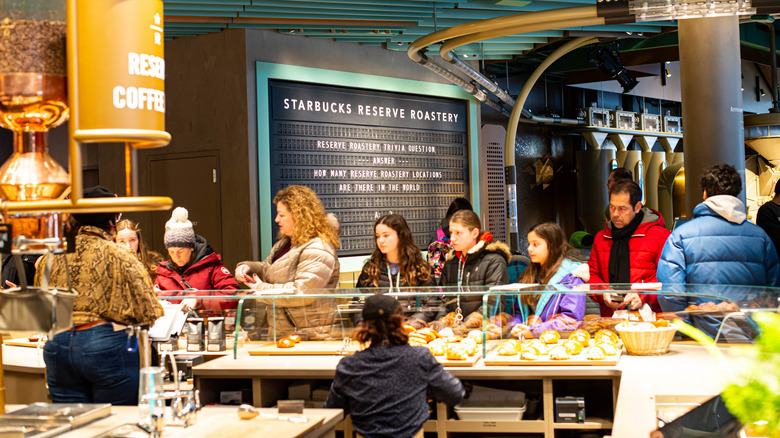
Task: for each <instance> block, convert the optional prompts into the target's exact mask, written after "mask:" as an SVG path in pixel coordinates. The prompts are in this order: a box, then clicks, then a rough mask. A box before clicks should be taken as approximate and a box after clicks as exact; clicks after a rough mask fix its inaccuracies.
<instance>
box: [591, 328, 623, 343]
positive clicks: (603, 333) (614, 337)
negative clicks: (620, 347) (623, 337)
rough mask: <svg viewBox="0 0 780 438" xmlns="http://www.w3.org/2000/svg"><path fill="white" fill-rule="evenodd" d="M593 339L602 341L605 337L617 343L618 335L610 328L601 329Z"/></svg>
mask: <svg viewBox="0 0 780 438" xmlns="http://www.w3.org/2000/svg"><path fill="white" fill-rule="evenodd" d="M593 339H594V340H595V341H596V342H601V341H603V340H604V339H608V340H609V341H611V342H612V343H613V344H617V341H618V336H617V335H616V334H615V332H613V331H612V330H610V329H601V330H599V331H597V332H596V334H595V335H593Z"/></svg>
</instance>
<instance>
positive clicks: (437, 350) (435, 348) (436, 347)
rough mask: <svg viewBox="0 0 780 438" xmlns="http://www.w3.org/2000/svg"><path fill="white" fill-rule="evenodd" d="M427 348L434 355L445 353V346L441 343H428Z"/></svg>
mask: <svg viewBox="0 0 780 438" xmlns="http://www.w3.org/2000/svg"><path fill="white" fill-rule="evenodd" d="M428 349H429V350H431V354H432V355H434V356H444V354H445V353H447V347H446V346H445V345H444V344H443V343H441V344H433V343H431V344H428Z"/></svg>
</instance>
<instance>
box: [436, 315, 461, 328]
mask: <svg viewBox="0 0 780 438" xmlns="http://www.w3.org/2000/svg"><path fill="white" fill-rule="evenodd" d="M456 316H458V314H457V313H456V312H450V313H448V314H446V315H444V317H443V318H441V319H440V320H439V321H440V322H441V323H442V324H444V326H445V327H449V326H451V325H453V324H455V317H456Z"/></svg>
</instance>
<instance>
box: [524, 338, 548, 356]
mask: <svg viewBox="0 0 780 438" xmlns="http://www.w3.org/2000/svg"><path fill="white" fill-rule="evenodd" d="M526 347H530V348H533V349H535V350H537V351H539V354H547V353H548V352H549V351H550V349H549V348H548V347H547V344H545V343H544V342H542V341H541V340H539V339H534V340H532V341H531V342H529V343H528V345H526Z"/></svg>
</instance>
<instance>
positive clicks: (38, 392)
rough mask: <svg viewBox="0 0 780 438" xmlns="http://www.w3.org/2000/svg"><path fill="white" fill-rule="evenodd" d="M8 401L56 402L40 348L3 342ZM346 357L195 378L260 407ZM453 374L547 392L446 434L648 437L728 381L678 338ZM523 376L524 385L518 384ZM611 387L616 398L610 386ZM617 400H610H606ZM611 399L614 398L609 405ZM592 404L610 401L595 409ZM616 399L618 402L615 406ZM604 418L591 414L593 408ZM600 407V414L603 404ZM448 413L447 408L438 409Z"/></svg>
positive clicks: (244, 366)
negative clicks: (572, 405) (595, 359)
mask: <svg viewBox="0 0 780 438" xmlns="http://www.w3.org/2000/svg"><path fill="white" fill-rule="evenodd" d="M3 359H4V370H5V373H6V374H5V376H6V388H7V390H6V397H7V398H8V403H31V402H35V401H49V400H48V395H47V393H46V389H45V380H44V371H45V367H44V365H43V359H42V357H41V355H40V352H39V351H37V350H36V349H35V348H27V347H14V346H5V345H4V346H3ZM340 359H341V357H340V356H253V357H250V356H248V355H247V354H246V353H242V354H241V356H240V357H239V358H238V359H236V360H234V359H233V358H232V356H226V357H222V358H219V359H215V360H213V361H210V362H207V363H204V364H202V365H199V366H197V367H195V368H194V370H193V374H194V377H195V384H196V386H197V387H198V388H199V389H200V390H201V393H202V396H201V397H202V400H203V401H204V404H206V403H211V402H219V393H220V391H225V390H242V389H243V390H245V392H246V393H247V395H248V396H249V399H248V400H246V401H248V402H251V403H252V404H254V405H255V406H260V407H269V406H273V405H275V404H276V401H277V400H279V399H287V398H288V395H287V387H288V386H289V385H290V384H291V383H293V382H294V381H296V380H299V379H314V380H317V381H318V382H317V383H318V384H320V385H323V386H324V385H329V383H330V381H331V380H332V379H333V377H334V374H335V370H336V365H337V364H338V362H339V360H340ZM447 369H448V371H450V372H451V373H452V374H453V375H455V376H457V377H459V378H461V379H463V380H465V381H470V382H472V383H479V381H482V382H486V383H489V382H498V384H499V385H513V384H517V385H520V386H521V387H522V389H523V390H526V388H527V390H526V392H537V391H538V393H539V394H541V396H542V400H541V415H538V416H537V418H534V417H525V418H524V419H523V421H522V422H519V424H501V422H494V423H493V424H491V425H488V426H485V425H484V424H482V423H483V422H474V421H470V422H464V421H459V420H454V419H448V420H446V422H444V421H443V422H438V421H436V420H433V421H429V422H428V423H426V426H425V429H426V431H430V432H439V436H440V437H442V438H443V437H446V436H447V433H449V432H455V431H461V432H478V431H483V432H484V431H486V430H490V431H494V432H503V431H505V430H506V431H510V430H514V431H515V433H517V432H518V431H517V426H518V425H519V426H520V428H521V429H522V430H523V431H528V432H529V433H531V432H537V433H544V434H545V436H547V437H553V436H554V431H555V430H556V429H572V428H574V429H600V430H605V429H612V432H611V433H612V437H613V438H624V437H625V438H629V437H630V438H633V437H637V436H647V435H648V434H649V432H650V431H651V430H654V429H655V428H657V421H656V419H655V398H656V396H658V395H665V396H671V395H695V396H701V395H715V394H717V393H719V392H720V391H721V390H722V389H723V387H724V386H725V384H726V382H725V381H724V380H723V378H722V376H721V371H720V369H719V368H718V367H717V365H716V363H715V361H714V360H713V359H712V358H711V357H710V355H709V354H708V353H707V352H706V351H705V350H704V349H703V348H701V347H699V346H695V345H677V344H673V345H672V346H671V350H670V352H669V353H667V354H665V355H663V356H629V355H626V354H624V355H623V356H622V357H621V359H620V362H619V363H618V364H617V365H616V366H534V367H519V366H512V367H508V366H507V367H495V366H485V365H484V364H482V363H481V361H480V362H478V363H477V365H476V366H474V367H451V368H447ZM518 382H519V383H518ZM583 384H584V385H592V384H595V385H596V387H597V388H600V390H599V391H600V394H601V398H600V399H599V400H601V399H604V401H603V402H602V403H592V404H586V408H587V409H588V413H589V415H588V417H589V418H588V423H586V425H585V426H584V427H583V425H576V424H572V425H569V424H561V423H553V422H552V421H546V420H545V419H552V418H554V417H553V415H554V410H553V397H554V396H555V395H558V394H560V391H561V390H560V389H557V387H559V386H561V385H563V386H564V387H566V385H568V388H570V389H571V390H572V391H579V390H580V388H581V386H579V385H583ZM609 391H611V393H612V394H611V397H610V395H609V394H606V393H607V392H609ZM608 398H611V400H607V399H608ZM610 401H611V403H610ZM593 404H601V405H603V406H598V407H595V408H594V407H593V406H592V405H593ZM610 405H611V406H610ZM594 409H595V411H596V413H597V414H598V416H594V417H591V415H590V413H592V412H594ZM599 409H601V411H600V412H598V410H599ZM437 415H438V417H440V418H444V417H445V416H446V415H447V411H446V409H444V408H442V407H440V408H439V409H437Z"/></svg>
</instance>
